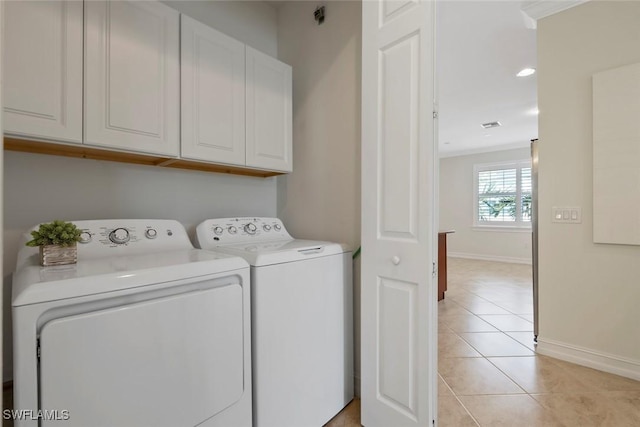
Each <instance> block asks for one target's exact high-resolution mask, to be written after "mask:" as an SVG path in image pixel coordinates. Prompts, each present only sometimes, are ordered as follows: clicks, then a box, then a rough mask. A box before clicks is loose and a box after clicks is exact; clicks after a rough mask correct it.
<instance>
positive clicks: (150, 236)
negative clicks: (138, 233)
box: [144, 228, 158, 239]
mask: <svg viewBox="0 0 640 427" xmlns="http://www.w3.org/2000/svg"><path fill="white" fill-rule="evenodd" d="M144 235H145V236H146V237H147V239H155V238H156V237H158V232H157V231H156V229H155V228H148V229H147V230H146V231H145V232H144Z"/></svg>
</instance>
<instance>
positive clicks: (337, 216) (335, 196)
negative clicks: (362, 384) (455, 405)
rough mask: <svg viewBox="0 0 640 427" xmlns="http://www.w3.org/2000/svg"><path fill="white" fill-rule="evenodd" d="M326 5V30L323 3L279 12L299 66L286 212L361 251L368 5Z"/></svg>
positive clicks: (282, 200) (282, 201) (290, 220)
mask: <svg viewBox="0 0 640 427" xmlns="http://www.w3.org/2000/svg"><path fill="white" fill-rule="evenodd" d="M325 4H326V20H325V22H324V24H322V25H317V24H316V23H315V21H314V19H313V12H314V10H315V8H316V6H317V4H316V3H312V2H286V3H284V4H282V5H281V6H280V8H279V10H278V53H279V57H280V59H281V60H282V61H284V62H286V63H288V64H290V65H292V66H293V173H292V174H291V175H289V176H286V177H279V178H278V212H279V215H280V217H281V218H282V219H283V220H284V222H285V224H286V225H287V227H288V229H289V230H290V231H291V233H292V234H293V235H294V236H296V237H300V238H309V239H321V240H330V241H338V242H344V243H348V244H349V245H351V247H352V248H354V249H355V248H357V247H358V246H359V245H360V44H361V42H360V40H361V31H362V30H361V28H362V27H361V4H360V2H357V1H331V2H326V3H325ZM356 264H357V265H356V266H355V275H354V276H355V281H354V283H355V289H354V291H355V292H354V300H355V301H356V302H357V304H356V307H355V330H356V375H358V374H357V373H358V372H359V363H360V354H359V332H360V323H359V320H360V312H359V299H360V298H359V283H360V280H359V274H358V266H359V263H356ZM357 387H358V385H357V384H356V388H357Z"/></svg>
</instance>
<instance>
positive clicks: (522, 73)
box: [516, 68, 536, 77]
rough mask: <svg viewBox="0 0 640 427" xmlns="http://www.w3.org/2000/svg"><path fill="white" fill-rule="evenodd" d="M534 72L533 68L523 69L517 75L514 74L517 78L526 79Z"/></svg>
mask: <svg viewBox="0 0 640 427" xmlns="http://www.w3.org/2000/svg"><path fill="white" fill-rule="evenodd" d="M535 72H536V69H535V68H525V69H523V70H520V72H519V73H518V74H516V75H517V76H518V77H528V76H530V75H532V74H534V73H535Z"/></svg>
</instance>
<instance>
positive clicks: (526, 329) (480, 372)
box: [438, 258, 640, 427]
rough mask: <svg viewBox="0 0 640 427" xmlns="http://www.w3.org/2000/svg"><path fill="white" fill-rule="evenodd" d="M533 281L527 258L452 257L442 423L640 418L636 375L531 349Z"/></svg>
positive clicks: (442, 334)
mask: <svg viewBox="0 0 640 427" xmlns="http://www.w3.org/2000/svg"><path fill="white" fill-rule="evenodd" d="M531 287H532V285H531V267H530V266H528V265H521V264H506V263H497V262H486V261H475V260H465V259H455V258H451V259H449V290H448V291H447V295H446V297H445V299H444V300H443V301H440V303H439V324H438V332H439V333H438V344H439V348H438V359H439V362H438V365H439V367H438V371H439V375H440V378H439V390H438V395H439V396H438V400H439V419H440V426H442V427H447V426H450V427H464V426H478V425H480V426H483V427H484V426H487V427H489V426H490V427H494V426H518V427H521V426H540V427H551V426H580V427H587V426H594V427H596V426H597V427H601V426H612V427H614V426H615V427H620V426H629V427H631V426H638V425H640V382H638V381H633V380H630V379H627V378H623V377H619V376H617V375H612V374H607V373H604V372H600V371H597V370H594V369H590V368H585V367H582V366H578V365H574V364H572V363H567V362H563V361H560V360H557V359H553V358H549V357H545V356H539V355H536V354H535V353H534V351H533V350H534V348H535V347H534V343H533V332H532V331H533V323H532V322H533V303H532V291H531Z"/></svg>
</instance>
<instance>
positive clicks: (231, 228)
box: [228, 225, 238, 234]
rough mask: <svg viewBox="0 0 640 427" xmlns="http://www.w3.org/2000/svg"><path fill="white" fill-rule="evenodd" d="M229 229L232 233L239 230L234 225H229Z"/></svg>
mask: <svg viewBox="0 0 640 427" xmlns="http://www.w3.org/2000/svg"><path fill="white" fill-rule="evenodd" d="M228 230H229V233H230V234H236V233H237V232H238V229H237V228H235V227H234V226H233V225H232V226H231V227H229V228H228Z"/></svg>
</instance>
